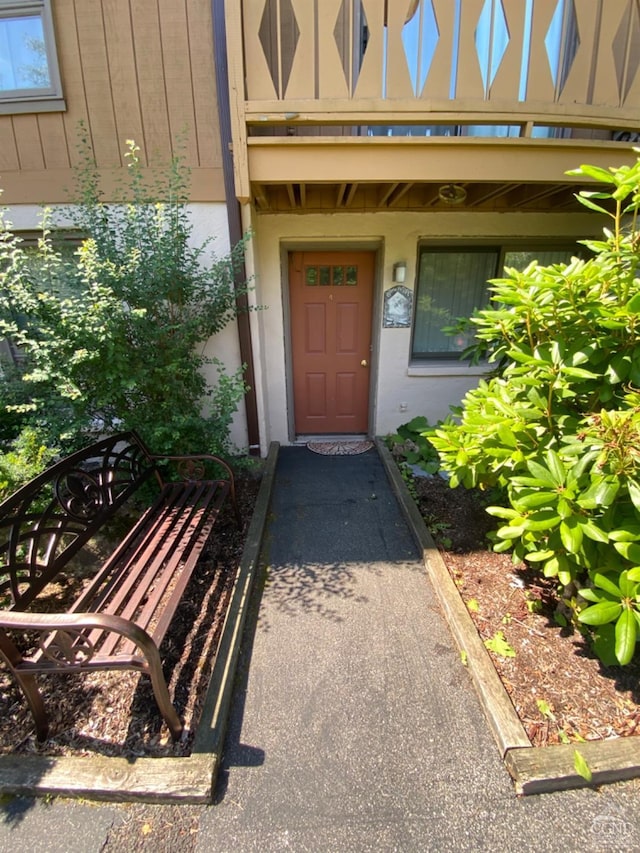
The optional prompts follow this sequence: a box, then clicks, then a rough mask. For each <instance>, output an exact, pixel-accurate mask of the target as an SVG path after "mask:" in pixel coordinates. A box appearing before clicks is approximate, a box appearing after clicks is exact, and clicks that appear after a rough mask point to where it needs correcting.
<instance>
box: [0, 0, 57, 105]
mask: <svg viewBox="0 0 640 853" xmlns="http://www.w3.org/2000/svg"><path fill="white" fill-rule="evenodd" d="M51 2H52V0H0V20H1V19H3V18H10V17H18V18H19V17H28V16H32V17H36V16H37V17H39V18H40V20H41V22H42V34H43V38H44V46H45V53H46V58H47V71H48V72H49V81H50V85H49V86H46V87H45V86H41V87H39V88H36V87H33V88H29V89H8V90H6V91H4V92H3V91H0V115H11V114H16V113H33V112H62V111H64V110H66V104H65V101H64V98H63V94H62V82H61V78H60V68H59V64H58V52H57V48H56V39H55V30H54V25H53V15H52V11H51Z"/></svg>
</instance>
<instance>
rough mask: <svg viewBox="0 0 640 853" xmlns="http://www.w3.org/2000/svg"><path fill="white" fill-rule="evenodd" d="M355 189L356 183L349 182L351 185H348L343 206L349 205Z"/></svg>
mask: <svg viewBox="0 0 640 853" xmlns="http://www.w3.org/2000/svg"><path fill="white" fill-rule="evenodd" d="M357 189H358V184H356V183H354V184H351V186H350V187H349V192H348V193H347V198H346V200H345V203H344V206H345V207H349V206H350V204H351V202H352V201H353V197H354V196H355V194H356V192H357Z"/></svg>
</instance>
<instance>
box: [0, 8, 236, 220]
mask: <svg viewBox="0 0 640 853" xmlns="http://www.w3.org/2000/svg"><path fill="white" fill-rule="evenodd" d="M52 6H53V17H54V25H55V31H56V45H57V50H58V60H59V64H60V73H61V77H62V86H63V94H64V98H65V102H66V107H67V109H66V111H65V112H61V113H39V114H38V113H34V114H25V115H2V116H0V188H4V190H5V195H4V196H3V198H2V202H3V203H5V204H18V203H21V202H24V203H41V202H48V203H53V202H63V201H68V200H69V197H68V195H67V189H66V188H68V187H70V186H72V181H73V171H72V170H73V167H74V166H76V165H77V164H78V161H79V157H80V153H79V149H78V145H79V140H80V134H79V128H80V123H81V122H82V123H83V124H84V126H85V127H86V132H87V134H88V137H89V139H90V141H91V144H92V146H93V150H94V154H95V157H96V162H97V164H98V167H99V168H100V169H101V170H102V172H103V174H104V175H105V178H106V181H105V188H106V190H107V195H108V193H109V187H110V186H113V182H114V181H115V180H116V179H117V175H118V173H119V172H120V171H121V170H123V169H125V168H126V166H125V162H124V156H123V154H124V151H125V148H126V140H128V139H134V140H135V142H136V144H137V145H138V146H139V147H140V156H141V159H142V162H143V164H144V165H145V166H153V165H161V164H164V163H167V162H168V161H169V160H170V158H171V156H172V155H174V154H177V153H181V154H182V155H183V156H184V158H185V161H186V163H187V165H188V166H189V167H190V169H191V172H192V190H193V196H194V199H195V200H199V201H205V200H206V201H222V200H224V189H223V180H222V158H221V152H220V142H219V129H218V113H217V93H216V85H215V69H214V55H213V30H212V22H211V4H210V0H55V2H54V3H53V4H52Z"/></svg>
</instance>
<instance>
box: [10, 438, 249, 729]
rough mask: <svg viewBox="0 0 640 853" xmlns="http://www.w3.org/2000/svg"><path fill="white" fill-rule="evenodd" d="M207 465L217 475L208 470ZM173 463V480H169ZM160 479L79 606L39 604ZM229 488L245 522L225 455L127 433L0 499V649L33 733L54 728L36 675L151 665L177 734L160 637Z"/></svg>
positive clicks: (158, 695)
mask: <svg viewBox="0 0 640 853" xmlns="http://www.w3.org/2000/svg"><path fill="white" fill-rule="evenodd" d="M210 465H214V466H216V467H215V470H216V473H217V477H216V478H212V479H205V473H206V474H209V471H208V468H209V466H210ZM169 468H172V469H173V470H174V471H175V472H176V474H177V478H178V479H175V478H171V479H166V471H167V470H168V469H169ZM218 472H221V473H218ZM218 477H221V478H220V479H218ZM154 479H155V480H156V481H157V487H159V494H158V495H157V497H156V499H155V500H154V501H153V503H152V504H151V506H149V507H148V509H146V510H145V511H144V512H143V514H142V515H141V517H140V518H139V519H138V521H137V522H136V523H135V524H134V526H133V528H132V529H131V530H130V531H129V533H128V534H127V535H126V536H125V538H124V540H123V541H121V542H120V543H119V544H118V545H117V547H116V548H115V550H114V551H113V553H112V554H111V555H110V556H109V558H108V559H107V560H106V561H105V562H104V563H103V564H102V565H101V566H99V568H98V569H97V570H96V572H95V574H94V575H93V576H92V577H91V578H90V579H89V581H88V583H87V585H86V586H85V587H84V588H83V590H82V592H81V594H80V595H79V597H78V598H77V600H76V601H75V602H73V604H72V606H70V607H69V608H68V609H67V610H66V611H65V612H60V613H42V612H41V613H38V612H34V610H37V605H38V598H37V597H38V595H39V594H40V593H42V591H43V590H44V589H45V587H46V586H47V584H49V583H50V582H51V581H53V580H54V579H55V578H56V576H58V575H60V573H62V572H64V570H65V568H66V567H67V566H68V564H69V561H70V560H71V559H72V557H74V555H76V554H77V553H78V551H79V550H80V549H81V548H82V547H83V546H84V545H85V544H86V543H87V542H88V540H89V539H91V537H93V536H95V534H96V533H97V532H98V531H99V530H101V529H103V528H104V525H105V524H106V523H107V522H108V521H109V520H110V519H112V518H113V517H114V515H115V514H116V512H117V511H118V510H119V509H120V507H122V505H123V504H124V503H125V501H127V500H128V499H129V498H130V497H131V496H132V495H133V494H134V492H138V491H139V490H140V489H141V487H142V486H143V485H144V484H145V483H149V482H150V484H151V485H153V481H154ZM156 491H158V489H157V488H156ZM227 497H229V498H230V500H231V501H232V504H233V509H234V512H235V516H236V520H237V523H238V525H240V524H241V519H240V513H239V510H238V504H237V501H236V494H235V484H234V478H233V473H232V471H231V468H230V467H229V465H228V464H227V463H225V462H224V461H223V460H221V459H219V458H218V457H216V456H212V455H209V454H203V455H199V456H163V457H161V456H154V455H152V454H151V453H150V452H149V450H148V449H147V448H146V447H145V445H144V444H143V442H142V441H141V439H140V437H139V436H138V435H137V434H135V433H133V432H127V433H120V434H118V435H114V436H111V437H109V438H105V439H104V440H102V441H99V442H97V443H95V444H93V445H91V446H90V447H88V448H86V449H84V450H81V451H78V452H77V453H74V454H72V455H71V456H69V457H68V458H66V459H63V460H61V461H59V462H57V463H56V464H55V465H53V466H52V467H51V468H49V469H48V470H47V471H45V472H43V473H42V474H41V475H39V476H38V477H36V478H35V479H34V480H32V481H31V482H29V483H27V484H26V485H25V486H23V487H22V488H21V489H20V490H19V491H17V492H16V493H15V494H14V495H12V496H11V497H10V498H8V499H7V500H6V501H4V502H3V503H2V504H0V602H2V607H3V608H4V609H0V656H1V657H2V658H4V660H5V662H6V663H7V664H8V666H9V667H10V669H11V671H12V672H13V674H14V676H15V677H16V679H17V681H18V683H19V684H20V686H21V687H22V690H23V691H24V694H25V696H26V699H27V702H28V704H29V707H30V709H31V712H32V714H33V717H34V721H35V727H36V734H37V737H38V740H40V741H42V740H45V739H46V738H47V736H48V728H49V727H48V721H47V714H46V711H45V707H44V702H43V699H42V696H41V694H40V691H39V689H38V685H37V681H36V676H37V675H38V674H42V673H47V674H50V673H69V672H73V673H77V672H90V671H96V670H135V671H138V672H142V673H146V674H147V675H149V677H150V678H151V683H152V685H153V691H154V695H155V699H156V702H157V705H158V709H159V711H160V713H161V714H162V716H163V718H164V720H165V721H166V723H167V726H168V727H169V730H170V732H171V735H172V737H173V738H174V739H177V738H179V737H180V735H181V732H182V723H181V722H180V719H179V717H178V714H177V712H176V710H175V708H174V706H173V705H172V703H171V699H170V695H169V690H168V687H167V683H166V681H165V678H164V675H163V672H162V664H161V656H160V651H159V647H160V644H161V643H162V640H163V637H164V636H165V634H166V632H167V629H168V627H169V625H170V623H171V619H172V617H173V615H174V614H175V612H176V610H177V608H178V606H179V604H180V600H181V597H182V595H183V593H184V591H185V588H186V586H187V583H188V581H189V578H190V577H191V574H192V572H193V570H194V568H195V566H196V564H197V561H198V558H199V556H200V555H201V553H202V551H203V549H204V547H205V545H206V543H207V540H208V538H209V535H210V533H211V531H212V529H213V527H214V525H215V523H216V520H217V518H218V515H219V513H220V510H221V507H222V505H223V504H224V502H225V500H226V498H227ZM34 638H35V640H34Z"/></svg>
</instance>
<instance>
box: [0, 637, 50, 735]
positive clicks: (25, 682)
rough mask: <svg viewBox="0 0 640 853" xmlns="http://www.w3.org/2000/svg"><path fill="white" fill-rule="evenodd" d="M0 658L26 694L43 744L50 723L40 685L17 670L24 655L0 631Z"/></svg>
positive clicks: (29, 676) (37, 732) (31, 677)
mask: <svg viewBox="0 0 640 853" xmlns="http://www.w3.org/2000/svg"><path fill="white" fill-rule="evenodd" d="M0 656H1V657H3V658H4V660H5V661H6V663H7V665H8V666H9V669H10V670H11V672H12V673H13V675H14V676H15V679H16V681H17V682H18V684H19V685H20V687H21V688H22V692H23V693H24V695H25V698H26V700H27V704H28V705H29V710H30V711H31V714H32V716H33V722H34V723H35V727H36V737H37V738H38V741H39V742H40V743H42V742H43V741H45V740H46V739H47V737H48V735H49V721H48V719H47V712H46V710H45V707H44V702H43V701H42V696H41V695H40V690H39V689H38V683H37V681H36V679H35V678H34V676H33V675H30V674H29V673H25V672H20V670H19V669H17V666H18V665H19V664H20V663H21V661H22V655H21V654H20V652H19V651H18V649H17V648H16V647H15V646H14V644H13V643H12V642H11V640H10V639H9V637H8V635H7V634H6V633H5V631H0Z"/></svg>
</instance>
